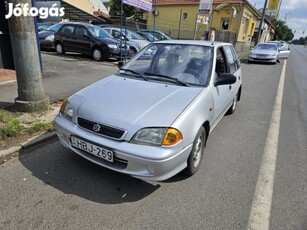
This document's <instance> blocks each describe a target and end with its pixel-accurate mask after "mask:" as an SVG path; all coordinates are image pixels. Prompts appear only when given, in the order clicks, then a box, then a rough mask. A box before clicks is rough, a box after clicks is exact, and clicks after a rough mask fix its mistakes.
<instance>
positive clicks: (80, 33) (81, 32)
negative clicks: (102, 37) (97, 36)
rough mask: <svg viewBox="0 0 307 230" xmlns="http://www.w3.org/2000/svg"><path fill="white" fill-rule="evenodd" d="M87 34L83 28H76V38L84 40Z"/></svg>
mask: <svg viewBox="0 0 307 230" xmlns="http://www.w3.org/2000/svg"><path fill="white" fill-rule="evenodd" d="M88 36H89V35H88V32H87V30H86V29H85V28H83V27H77V28H76V37H77V38H79V39H85V38H86V37H88Z"/></svg>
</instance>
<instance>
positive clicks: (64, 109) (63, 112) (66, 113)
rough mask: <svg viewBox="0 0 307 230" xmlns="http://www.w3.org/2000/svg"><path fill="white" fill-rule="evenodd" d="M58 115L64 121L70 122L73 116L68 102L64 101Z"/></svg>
mask: <svg viewBox="0 0 307 230" xmlns="http://www.w3.org/2000/svg"><path fill="white" fill-rule="evenodd" d="M60 113H61V115H62V116H63V117H65V118H66V119H68V120H70V121H72V116H73V113H74V111H73V108H72V105H71V104H70V103H69V101H68V100H66V99H65V100H64V102H63V104H62V106H61V109H60Z"/></svg>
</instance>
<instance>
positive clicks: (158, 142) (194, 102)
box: [54, 40, 242, 181]
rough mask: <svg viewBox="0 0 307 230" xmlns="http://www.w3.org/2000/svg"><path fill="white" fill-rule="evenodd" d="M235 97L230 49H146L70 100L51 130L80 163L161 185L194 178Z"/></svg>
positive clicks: (168, 44)
mask: <svg viewBox="0 0 307 230" xmlns="http://www.w3.org/2000/svg"><path fill="white" fill-rule="evenodd" d="M241 91H242V76H241V67H240V61H239V59H238V56H237V54H236V52H235V49H234V47H233V46H232V45H231V44H229V43H218V42H214V43H212V42H208V41H182V40H169V41H161V42H153V43H151V44H149V45H148V46H147V47H145V48H144V49H143V50H141V51H140V52H139V53H137V54H136V55H135V56H134V57H133V58H132V59H131V60H130V61H129V62H128V63H127V64H126V65H124V66H122V67H121V68H120V70H119V71H118V72H117V73H115V74H114V75H112V76H109V77H107V78H105V79H103V80H100V81H98V82H96V83H94V84H93V85H90V86H88V87H86V88H85V89H83V90H81V91H79V92H77V93H76V94H74V95H72V96H71V97H69V98H68V99H67V100H66V101H65V102H64V103H63V105H62V107H61V110H60V113H59V114H58V116H57V117H56V118H55V121H54V124H55V128H56V131H57V134H58V137H59V139H60V141H61V143H62V144H63V145H64V146H65V147H67V148H69V149H70V150H72V151H73V152H75V153H77V154H79V155H80V156H82V157H84V158H85V159H87V160H89V161H91V162H94V163H96V164H98V165H101V166H103V167H106V168H108V169H111V170H114V171H117V172H121V173H125V174H129V175H131V176H134V177H137V178H141V179H144V180H152V181H162V180H166V179H168V178H170V177H172V176H174V175H176V174H177V173H179V172H180V171H182V170H185V172H186V173H187V174H188V175H193V174H194V173H196V172H197V170H198V169H199V167H200V165H201V160H202V158H204V157H205V152H204V149H205V145H206V141H207V138H208V135H209V134H210V132H211V131H212V130H213V129H214V127H215V126H216V125H217V124H218V123H219V121H220V120H221V119H222V118H223V116H224V115H225V114H226V113H228V114H232V113H233V112H234V111H235V109H236V107H237V101H239V100H240V98H241ZM230 138H231V137H230Z"/></svg>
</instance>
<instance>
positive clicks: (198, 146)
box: [185, 127, 207, 176]
mask: <svg viewBox="0 0 307 230" xmlns="http://www.w3.org/2000/svg"><path fill="white" fill-rule="evenodd" d="M206 135H207V134H206V130H205V129H204V127H201V128H200V130H199V131H198V133H197V135H196V138H195V140H194V143H193V147H192V151H191V153H190V156H189V158H188V162H187V163H188V166H187V168H186V169H185V173H186V174H187V175H188V176H192V175H194V174H195V173H196V172H197V171H198V169H199V166H200V163H201V160H202V158H203V155H204V150H205V145H206Z"/></svg>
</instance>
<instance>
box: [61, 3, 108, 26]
mask: <svg viewBox="0 0 307 230" xmlns="http://www.w3.org/2000/svg"><path fill="white" fill-rule="evenodd" d="M61 6H62V7H64V8H65V15H64V16H63V18H64V19H69V20H70V21H83V22H86V21H87V22H89V21H91V22H95V23H104V22H105V21H106V20H105V19H102V18H99V17H96V16H94V15H92V14H89V13H87V12H85V11H84V10H82V9H79V8H77V7H75V6H73V5H71V4H69V3H68V2H65V1H64V0H62V1H61Z"/></svg>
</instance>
